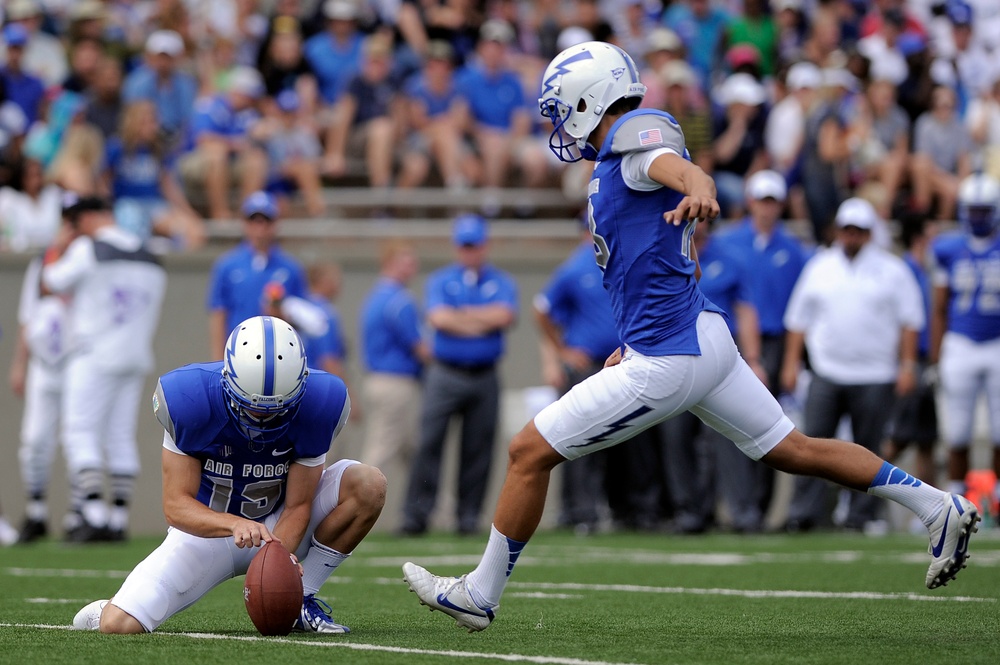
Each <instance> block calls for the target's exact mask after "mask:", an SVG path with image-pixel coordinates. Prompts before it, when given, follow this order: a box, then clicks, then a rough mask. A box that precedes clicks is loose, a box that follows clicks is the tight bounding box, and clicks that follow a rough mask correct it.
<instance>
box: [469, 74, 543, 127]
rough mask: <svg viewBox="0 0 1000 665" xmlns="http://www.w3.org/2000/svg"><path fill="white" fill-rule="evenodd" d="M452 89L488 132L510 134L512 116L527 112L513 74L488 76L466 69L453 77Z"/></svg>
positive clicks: (522, 92) (517, 81) (523, 98)
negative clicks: (462, 98) (490, 130)
mask: <svg viewBox="0 0 1000 665" xmlns="http://www.w3.org/2000/svg"><path fill="white" fill-rule="evenodd" d="M455 87H456V88H458V91H459V93H460V94H461V95H462V97H464V98H465V100H466V101H467V102H468V104H469V110H470V111H471V113H472V118H473V119H474V120H475V121H476V122H477V123H479V124H481V125H485V126H486V127H489V128H490V129H498V130H504V131H507V130H510V129H511V128H512V127H513V124H514V114H515V113H517V112H518V111H524V110H526V109H527V106H526V105H525V104H526V102H525V97H524V89H523V88H522V87H521V80H520V79H519V78H518V77H517V74H515V73H514V72H510V71H502V72H496V73H493V74H490V73H488V72H486V71H485V70H483V69H482V68H481V67H477V66H471V67H467V68H465V69H463V70H461V71H459V72H458V74H457V75H456V77H455Z"/></svg>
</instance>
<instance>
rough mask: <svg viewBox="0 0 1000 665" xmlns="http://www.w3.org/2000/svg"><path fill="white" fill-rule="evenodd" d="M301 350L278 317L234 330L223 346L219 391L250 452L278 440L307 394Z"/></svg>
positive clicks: (258, 318)
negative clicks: (224, 396)
mask: <svg viewBox="0 0 1000 665" xmlns="http://www.w3.org/2000/svg"><path fill="white" fill-rule="evenodd" d="M308 375H309V370H308V369H306V356H305V348H304V345H303V344H302V340H301V339H300V338H299V336H298V333H296V332H295V329H294V328H292V326H291V325H289V324H288V323H286V322H285V321H282V320H281V319H279V318H276V317H271V316H256V317H254V318H252V319H247V320H246V321H244V322H243V323H241V324H240V325H238V326H236V328H235V329H234V330H233V332H232V333H231V334H230V335H229V340H228V341H227V343H226V353H225V360H224V362H223V368H222V390H223V392H224V393H225V395H226V398H227V399H226V407H227V409H228V411H229V414H230V417H231V418H232V419H233V422H234V423H235V424H236V426H237V427H239V429H240V430H241V431H242V432H243V433H244V434H245V435H246V437H247V440H248V441H249V443H250V447H251V449H253V450H255V451H260V450H262V449H263V446H264V445H265V444H268V443H273V442H275V441H277V440H278V439H280V438H281V437H282V436H283V435H284V434H285V432H286V431H287V430H288V427H289V426H290V425H291V421H292V418H293V417H294V416H295V413H296V412H297V411H298V408H299V405H300V404H301V402H302V398H303V397H304V395H305V390H306V378H307V377H308Z"/></svg>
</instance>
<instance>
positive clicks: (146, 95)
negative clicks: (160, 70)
mask: <svg viewBox="0 0 1000 665" xmlns="http://www.w3.org/2000/svg"><path fill="white" fill-rule="evenodd" d="M197 97H198V82H197V81H196V80H195V78H194V77H193V76H191V75H190V74H188V73H187V72H180V71H178V72H174V73H173V75H172V76H171V77H170V79H169V80H167V81H166V82H165V83H162V84H161V82H160V81H159V79H158V77H157V75H156V72H154V71H153V70H152V69H150V68H149V67H148V66H146V65H140V66H139V67H137V68H136V69H135V71H133V72H132V73H131V74H129V75H128V76H127V77H125V81H124V82H123V83H122V100H123V101H124V102H125V103H126V104H129V103H131V102H134V101H137V100H140V99H148V100H149V101H151V102H153V104H154V105H155V106H156V114H157V117H158V118H159V120H160V127H162V128H163V129H164V131H166V132H168V133H170V134H183V132H184V131H185V130H186V129H187V126H188V122H189V121H190V119H191V109H192V108H193V107H194V102H195V99H196V98H197Z"/></svg>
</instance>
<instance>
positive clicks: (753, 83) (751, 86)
mask: <svg viewBox="0 0 1000 665" xmlns="http://www.w3.org/2000/svg"><path fill="white" fill-rule="evenodd" d="M718 98H719V103H721V104H722V105H723V106H729V105H730V104H746V105H747V106H757V105H759V104H763V103H764V102H765V100H767V91H766V90H765V89H764V86H763V85H761V84H760V82H759V81H758V80H757V79H755V78H754V77H753V76H751V75H750V74H744V73H742V72H740V73H739V74H731V75H730V76H729V78H727V79H726V80H725V81H723V82H722V85H721V86H719V93H718Z"/></svg>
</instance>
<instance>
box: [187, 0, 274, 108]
mask: <svg viewBox="0 0 1000 665" xmlns="http://www.w3.org/2000/svg"><path fill="white" fill-rule="evenodd" d="M261 4H262V3H261V2H259V0H222V1H221V2H220V1H216V2H211V3H205V6H203V7H202V11H203V13H204V16H203V18H202V19H201V20H202V21H203V29H204V30H206V31H207V32H208V33H209V34H210V35H212V37H213V38H215V40H216V43H219V41H221V42H224V43H226V44H228V45H229V48H230V49H231V51H232V56H231V63H232V65H231V66H236V65H246V66H254V65H255V64H256V63H257V54H258V52H259V51H260V47H261V44H262V42H263V40H264V36H265V34H266V33H267V29H268V22H267V18H266V17H265V16H264V15H263V14H262V13H260V9H261ZM268 4H270V3H268ZM219 85H220V89H222V87H223V86H224V85H225V82H224V81H223V82H220V83H219Z"/></svg>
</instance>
